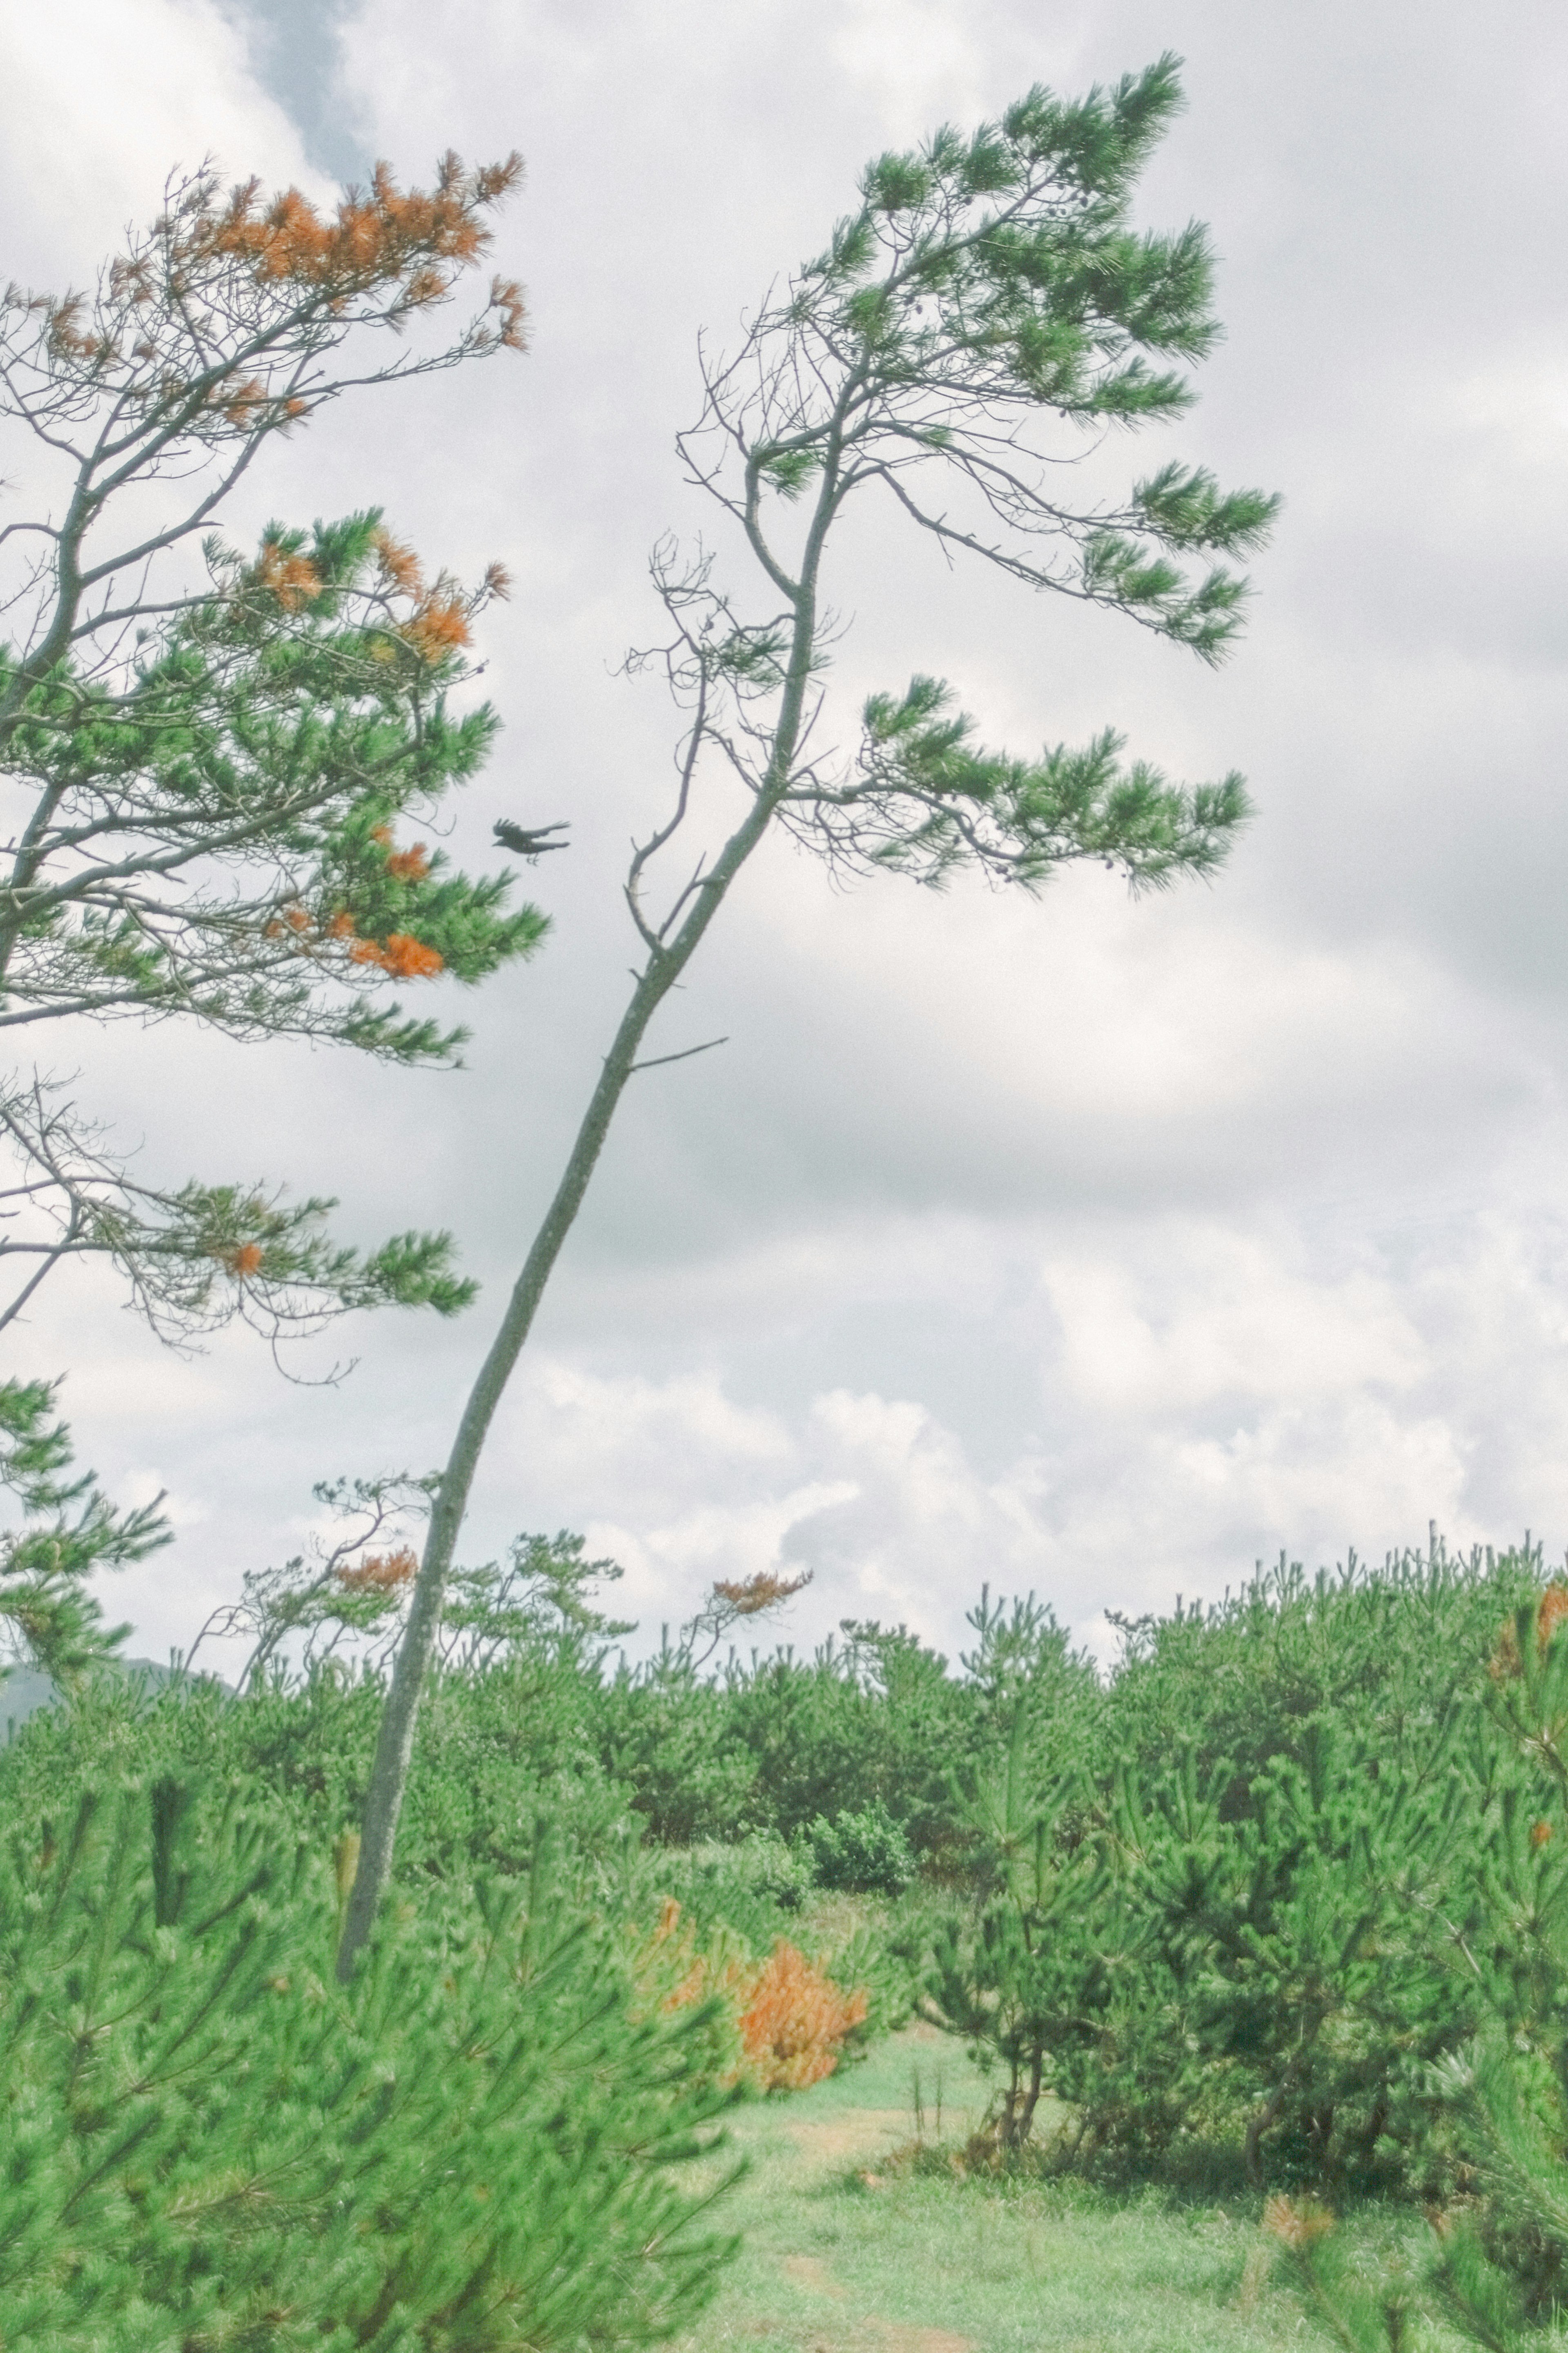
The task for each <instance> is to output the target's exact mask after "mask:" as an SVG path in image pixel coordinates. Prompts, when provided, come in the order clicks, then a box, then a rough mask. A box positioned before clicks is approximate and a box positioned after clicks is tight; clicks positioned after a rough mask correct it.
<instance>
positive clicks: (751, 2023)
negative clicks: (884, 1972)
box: [635, 1896, 869, 2092]
mask: <svg viewBox="0 0 1568 2353" xmlns="http://www.w3.org/2000/svg"><path fill="white" fill-rule="evenodd" d="M635 1968H636V1976H637V1987H638V1992H639V1996H640V1999H641V2001H642V2004H643V2006H644V2009H645V2010H648V2011H654V2012H658V2014H660V2015H662V2016H666V2017H668V2016H669V2015H671V2014H672V2013H675V2012H678V2011H681V2010H689V2011H691V2012H692V2013H693V2014H694V2024H695V2025H696V2026H697V2027H698V2029H699V2030H701V2031H706V2034H707V2037H708V2045H707V2047H708V2051H709V2053H710V2058H709V2064H710V2067H712V2068H713V2070H714V2073H715V2076H716V2079H717V2080H718V2081H719V2082H721V2083H722V2084H730V2085H737V2084H744V2085H745V2086H746V2087H747V2089H749V2090H751V2091H753V2092H799V2091H804V2090H805V2087H806V2085H807V2084H817V2083H820V2082H821V2081H822V2079H823V2077H824V2076H825V2075H831V2074H832V2073H833V2071H834V2069H835V2068H836V2067H837V2064H838V2062H839V2059H840V2058H841V2056H842V2055H843V2052H844V2050H845V2048H846V2045H847V2042H848V2040H849V2037H850V2036H851V2035H852V2034H853V2033H854V2032H855V2031H856V2029H857V2028H858V2027H860V2026H862V2025H864V2023H865V2021H866V2018H867V2015H868V2007H869V2002H868V1994H867V1991H866V1989H864V1988H863V1987H857V1988H856V1989H855V1990H854V1991H853V1992H850V1993H844V1992H843V1991H841V1989H839V1987H838V1986H837V1984H835V1982H834V1981H833V1979H832V1978H829V1977H828V1976H827V1975H826V1971H824V1970H823V1969H822V1968H819V1967H818V1966H817V1965H816V1963H815V1962H812V1961H809V1960H807V1958H806V1957H805V1954H804V1953H802V1952H801V1951H800V1950H799V1948H798V1947H796V1946H795V1945H792V1944H790V1943H789V1942H788V1941H787V1939H785V1938H784V1937H783V1936H781V1937H779V1939H778V1940H777V1942H776V1943H775V1944H774V1946H773V1951H772V1952H771V1953H770V1955H769V1956H768V1957H767V1959H766V1960H764V1961H762V1962H758V1961H757V1960H755V1959H754V1958H753V1957H752V1955H751V1954H750V1953H749V1952H748V1951H747V1949H746V1947H745V1946H744V1944H743V1943H742V1940H741V1938H740V1937H739V1936H737V1935H736V1934H735V1933H734V1931H733V1930H732V1929H731V1928H728V1927H726V1926H723V1925H720V1926H713V1927H709V1928H708V1929H707V1930H706V1931H704V1930H703V1929H702V1928H701V1927H700V1925H699V1924H698V1923H697V1922H696V1921H694V1920H688V1919H686V1918H684V1917H683V1916H682V1914H681V1909H680V1906H679V1904H678V1903H677V1902H676V1901H675V1899H674V1897H673V1896H667V1897H666V1898H665V1901H664V1905H663V1906H662V1908H661V1910H660V1913H659V1917H658V1926H657V1927H656V1928H655V1929H654V1932H653V1934H652V1936H649V1937H647V1939H646V1940H645V1941H644V1943H643V1944H642V1946H641V1947H640V1949H639V1950H638V1952H637V1957H636V1963H635Z"/></svg>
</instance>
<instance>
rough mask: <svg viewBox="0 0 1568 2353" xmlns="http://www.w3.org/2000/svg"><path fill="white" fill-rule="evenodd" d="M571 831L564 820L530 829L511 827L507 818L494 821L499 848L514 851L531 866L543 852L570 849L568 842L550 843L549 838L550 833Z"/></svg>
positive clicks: (521, 826) (526, 827)
mask: <svg viewBox="0 0 1568 2353" xmlns="http://www.w3.org/2000/svg"><path fill="white" fill-rule="evenodd" d="M571 830H572V828H571V827H570V826H569V825H568V824H567V822H566V820H565V818H562V820H561V822H560V824H559V825H542V826H537V827H534V828H529V827H528V826H525V825H513V823H512V821H511V819H510V818H509V817H498V818H497V819H496V839H497V840H498V841H499V842H500V846H501V848H502V849H510V850H514V851H515V852H516V854H517V855H518V857H519V858H526V859H527V860H528V862H529V864H530V865H532V863H533V861H534V860H535V859H536V858H538V857H539V856H540V854H541V852H542V851H543V850H546V849H571V847H572V845H571V843H570V842H569V841H552V840H551V839H550V838H549V837H550V836H551V835H552V833H570V832H571Z"/></svg>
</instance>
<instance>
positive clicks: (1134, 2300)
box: [680, 2027, 1424, 2353]
mask: <svg viewBox="0 0 1568 2353" xmlns="http://www.w3.org/2000/svg"><path fill="white" fill-rule="evenodd" d="M917 2070H918V2072H919V2077H920V2084H921V2100H922V2104H923V2107H924V2112H925V2137H926V2139H927V2141H928V2143H929V2142H932V2141H934V2140H935V2139H936V2137H937V2122H936V2107H937V2095H938V2085H939V2079H940V2093H941V2106H942V2124H941V2138H942V2143H943V2144H944V2146H945V2147H949V2148H956V2147H961V2146H962V2144H963V2141H964V2140H965V2139H966V2138H967V2137H968V2135H969V2133H970V2132H971V2131H973V2128H974V2127H975V2126H976V2125H977V2124H978V2123H979V2121H980V2117H981V2115H982V2113H983V2112H984V2105H985V2086H984V2083H983V2082H982V2080H981V2078H980V2077H979V2075H978V2074H977V2073H976V2071H975V2070H974V2069H973V2067H972V2066H971V2065H970V2064H969V2063H968V2062H967V2060H966V2059H965V2057H964V2055H963V2051H962V2049H961V2048H960V2046H958V2045H957V2044H954V2043H952V2042H947V2041H945V2040H944V2039H942V2038H940V2037H935V2036H933V2035H932V2033H931V2030H929V2029H922V2028H920V2027H915V2028H911V2029H909V2030H907V2031H905V2032H904V2033H902V2034H896V2035H893V2036H891V2037H889V2039H888V2040H887V2041H886V2042H883V2043H881V2044H880V2045H879V2047H878V2048H877V2049H876V2050H875V2051H874V2052H872V2053H871V2055H870V2057H869V2058H868V2059H867V2060H866V2061H865V2062H864V2063H861V2064H860V2065H858V2066H850V2067H846V2068H841V2069H840V2070H839V2072H838V2073H837V2074H836V2075H834V2076H832V2077H830V2078H829V2080H828V2081H827V2082H826V2083H825V2084H818V2085H816V2088H815V2089H814V2090H812V2091H810V2092H805V2093H801V2094H797V2095H796V2096H795V2098H793V2099H774V2100H769V2101H764V2102H760V2103H758V2104H757V2105H755V2106H752V2107H750V2108H745V2109H742V2110H741V2111H739V2113H738V2116H737V2121H736V2124H735V2127H734V2135H733V2139H734V2144H735V2146H736V2147H738V2148H739V2149H741V2150H743V2151H744V2153H745V2154H746V2156H747V2157H748V2158H750V2160H751V2167H752V2170H751V2172H750V2174H749V2176H748V2177H747V2179H745V2180H744V2181H742V2183H741V2185H740V2186H739V2188H738V2189H736V2190H735V2191H734V2192H733V2193H732V2195H731V2200H729V2201H728V2216H727V2219H728V2220H729V2221H730V2223H731V2227H733V2228H736V2229H738V2230H741V2231H742V2232H744V2234H745V2243H744V2247H743V2249H742V2253H741V2255H740V2257H739V2259H738V2261H737V2262H736V2263H734V2265H733V2266H732V2267H731V2271H730V2272H729V2274H727V2277H726V2279H725V2283H724V2285H723V2287H722V2288H721V2291H720V2294H719V2296H718V2298H717V2299H716V2301H715V2303H714V2304H713V2306H711V2307H710V2310H709V2312H708V2313H707V2314H706V2315H705V2316H704V2318H703V2320H702V2322H701V2324H700V2327H698V2328H697V2329H695V2330H694V2331H693V2332H692V2333H691V2334H690V2335H689V2336H687V2337H683V2338H681V2340H680V2347H681V2353H719V2348H733V2347H739V2346H755V2345H759V2344H766V2345H768V2346H770V2347H773V2348H777V2353H860V2348H879V2349H880V2353H1041V2349H1042V2348H1053V2353H1055V2349H1056V2348H1059V2353H1255V2348H1276V2347H1280V2346H1284V2345H1286V2344H1287V2343H1289V2344H1290V2345H1293V2346H1295V2347H1298V2348H1300V2347H1303V2346H1315V2345H1319V2344H1325V2343H1328V2342H1331V2339H1329V2338H1327V2337H1323V2336H1322V2335H1321V2333H1320V2332H1319V2330H1318V2329H1317V2328H1316V2327H1314V2326H1313V2324H1312V2323H1311V2322H1310V2320H1307V2319H1306V2318H1305V2317H1304V2316H1303V2312H1302V2308H1301V2306H1300V2301H1299V2299H1298V2298H1297V2296H1296V2295H1295V2294H1294V2293H1293V2291H1292V2289H1291V2287H1290V2285H1289V2280H1288V2278H1287V2276H1286V2267H1285V2265H1284V2263H1282V2262H1279V2263H1277V2262H1276V2260H1275V2258H1276V2255H1277V2253H1278V2250H1277V2249H1276V2246H1275V2242H1273V2241H1272V2240H1271V2239H1268V2238H1267V2237H1266V2236H1265V2235H1264V2233H1263V2232H1262V2231H1261V2230H1260V2229H1259V2227H1258V2200H1235V2199H1229V2200H1224V2201H1215V2200H1212V2199H1209V2200H1196V2199H1194V2200H1184V2199H1180V2198H1177V2197H1174V2196H1172V2195H1169V2194H1166V2193H1161V2192H1156V2191H1153V2190H1144V2191H1142V2192H1136V2193H1133V2194H1131V2195H1117V2194H1114V2193H1111V2192H1108V2191H1100V2190H1097V2189H1092V2188H1089V2187H1088V2186H1086V2185H1085V2184H1082V2183H1079V2182H1076V2181H1071V2180H1062V2181H1039V2180H1017V2179H1014V2180H1004V2181H998V2180H994V2179H977V2178H973V2177H971V2178H969V2179H959V2178H957V2177H956V2176H955V2174H954V2173H953V2172H952V2169H951V2168H946V2167H942V2166H936V2165H932V2163H931V2160H930V2158H927V2159H926V2160H924V2161H923V2162H922V2163H921V2165H919V2166H916V2165H912V2164H911V2163H910V2161H909V2159H908V2158H907V2157H906V2158H903V2159H901V2160H900V2159H897V2158H894V2152H896V2151H898V2150H899V2149H900V2146H901V2147H903V2148H904V2149H905V2150H906V2151H907V2149H908V2147H909V2145H910V2143H911V2142H912V2141H913V2139H914V2137H915V2116H914V2079H915V2075H916V2071H917ZM889 2158H894V2161H892V2162H889ZM1342 2227H1343V2228H1344V2229H1346V2231H1347V2232H1351V2233H1352V2234H1353V2237H1354V2240H1355V2242H1356V2243H1357V2244H1358V2246H1361V2247H1363V2248H1364V2250H1365V2253H1366V2257H1367V2260H1368V2261H1369V2262H1374V2261H1377V2260H1379V2259H1380V2258H1381V2257H1383V2256H1384V2255H1386V2254H1389V2253H1394V2252H1395V2251H1396V2250H1397V2249H1398V2248H1399V2247H1400V2246H1401V2245H1402V2244H1408V2243H1411V2242H1415V2241H1417V2240H1418V2239H1419V2237H1420V2235H1421V2233H1422V2231H1423V2229H1424V2225H1423V2224H1422V2222H1421V2221H1420V2218H1419V2217H1418V2216H1414V2215H1412V2214H1410V2213H1409V2212H1408V2211H1401V2210H1396V2209H1379V2208H1375V2207H1373V2208H1368V2209H1366V2210H1364V2211H1363V2212H1362V2213H1361V2214H1359V2215H1356V2216H1352V2217H1350V2218H1347V2220H1346V2221H1345V2223H1344V2224H1343V2225H1342Z"/></svg>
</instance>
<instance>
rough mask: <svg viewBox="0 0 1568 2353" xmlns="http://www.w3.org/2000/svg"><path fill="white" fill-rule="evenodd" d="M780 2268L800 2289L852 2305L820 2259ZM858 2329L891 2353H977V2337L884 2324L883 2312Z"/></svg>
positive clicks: (868, 2315)
mask: <svg viewBox="0 0 1568 2353" xmlns="http://www.w3.org/2000/svg"><path fill="white" fill-rule="evenodd" d="M780 2268H781V2269H782V2271H783V2273H784V2277H785V2279H787V2280H792V2281H793V2282H794V2283H795V2286H796V2287H804V2288H810V2289H811V2290H812V2291H813V2292H814V2293H815V2294H816V2295H823V2296H829V2297H831V2298H832V2300H833V2302H834V2303H835V2304H845V2303H847V2301H848V2297H849V2291H848V2289H847V2287H846V2286H845V2284H844V2283H843V2281H842V2280H837V2279H835V2278H834V2276H833V2274H832V2273H831V2272H830V2271H829V2270H828V2268H827V2265H826V2263H824V2262H823V2261H822V2259H821V2257H820V2256H818V2255H786V2256H785V2257H784V2262H783V2263H782V2265H781V2266H780ZM854 2327H855V2328H856V2331H857V2333H858V2334H859V2333H861V2332H864V2333H865V2334H866V2335H868V2336H869V2337H871V2338H872V2339H873V2340H874V2342H875V2343H877V2344H878V2345H882V2346H885V2347H886V2348H888V2353H976V2347H975V2343H974V2339H973V2337H955V2336H954V2335H953V2333H952V2329H950V2328H922V2327H919V2326H917V2325H916V2324H914V2323H912V2322H910V2321H906V2320H884V2319H883V2317H882V2316H881V2314H880V2313H879V2312H863V2313H860V2314H858V2315H857V2316H856V2319H855V2322H854ZM836 2353H837V2348H836Z"/></svg>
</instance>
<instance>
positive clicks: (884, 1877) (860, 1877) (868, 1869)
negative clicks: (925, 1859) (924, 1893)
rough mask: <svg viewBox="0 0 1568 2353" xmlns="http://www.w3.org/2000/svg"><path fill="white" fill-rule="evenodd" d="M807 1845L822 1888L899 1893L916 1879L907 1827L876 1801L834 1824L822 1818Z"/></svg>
mask: <svg viewBox="0 0 1568 2353" xmlns="http://www.w3.org/2000/svg"><path fill="white" fill-rule="evenodd" d="M806 1842H807V1844H808V1846H809V1848H810V1851H811V1859H812V1862H813V1864H814V1866H815V1869H816V1878H817V1881H818V1883H819V1884H820V1885H821V1886H823V1887H842V1888H847V1889H848V1890H849V1891H850V1892H851V1893H852V1894H862V1895H870V1894H880V1895H900V1894H902V1893H903V1891H904V1889H905V1888H906V1887H908V1886H909V1884H910V1881H911V1880H912V1879H913V1878H914V1876H915V1871H916V1863H915V1854H914V1849H913V1848H912V1847H911V1846H910V1841H909V1838H908V1836H907V1834H906V1832H905V1831H904V1829H903V1826H902V1824H901V1823H900V1822H896V1821H894V1820H893V1818H892V1816H891V1815H890V1814H889V1811H888V1810H887V1808H886V1806H884V1805H883V1804H882V1803H881V1801H880V1799H873V1800H872V1801H871V1803H870V1804H869V1805H868V1806H863V1807H862V1808H861V1809H860V1810H859V1811H858V1812H851V1811H850V1810H849V1809H848V1808H847V1807H846V1808H845V1809H844V1810H843V1811H842V1812H840V1813H838V1814H837V1815H836V1816H835V1818H834V1820H832V1821H827V1820H825V1818H824V1817H823V1816H822V1815H821V1814H818V1816H817V1817H816V1820H815V1821H814V1822H813V1823H812V1825H811V1827H810V1829H809V1830H808V1831H807V1832H806Z"/></svg>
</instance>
